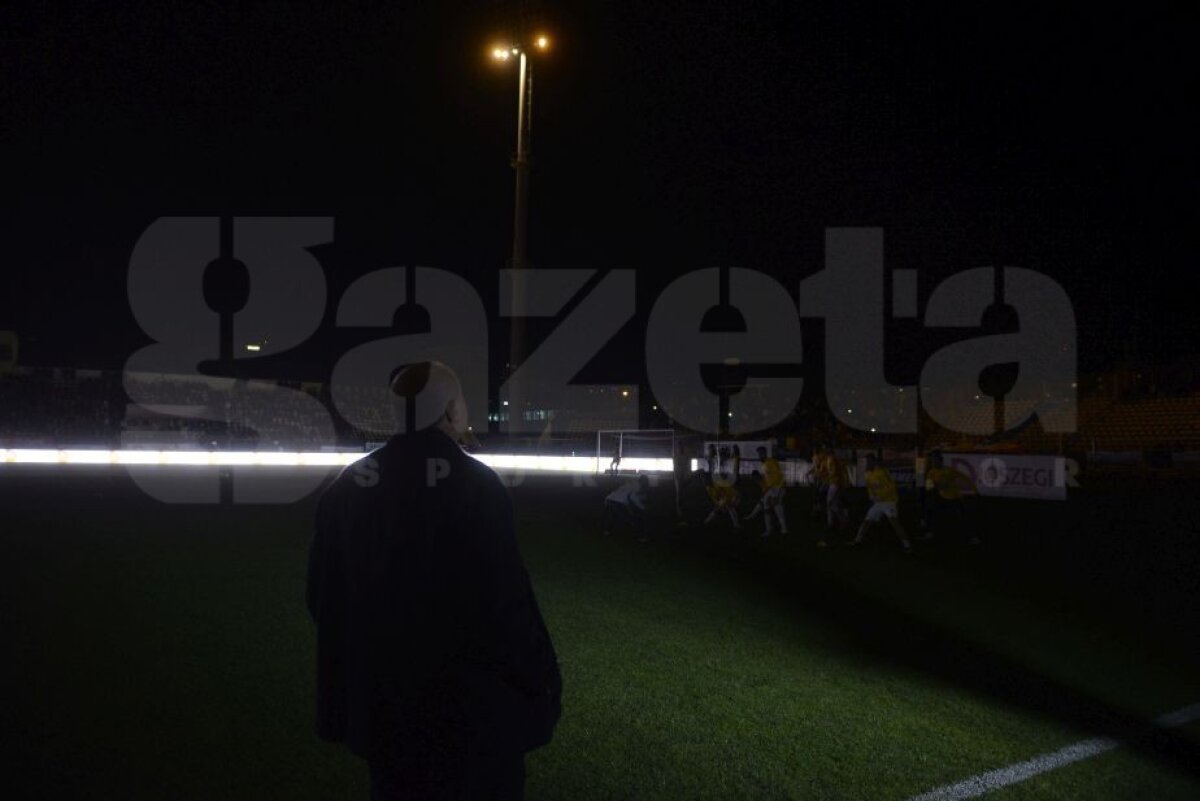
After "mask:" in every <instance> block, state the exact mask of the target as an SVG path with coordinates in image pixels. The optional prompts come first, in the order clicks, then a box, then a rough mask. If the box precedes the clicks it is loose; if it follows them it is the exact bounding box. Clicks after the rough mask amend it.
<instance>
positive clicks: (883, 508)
mask: <svg viewBox="0 0 1200 801" xmlns="http://www.w3.org/2000/svg"><path fill="white" fill-rule="evenodd" d="M865 478H866V484H867V495H868V496H870V498H871V508H870V509H868V510H867V516H866V517H865V518H863V521H862V525H861V526H859V527H858V534H857V535H856V536H855V537H854V539H853V540H852V541H851V542H850V544H851V545H858V544H859V543H861V542H862V541H863V536H864V535H865V534H866V533H867V529H868V528H870V527H871V524H872V523H878V522H880V521H881V520H887V521H888V524H889V525H890V526H891V527H892V531H894V532H896V537H898V538H899V540H900V547H901V548H903V549H904V552H905V553H912V543H910V542H909V541H908V535H907V534H906V533H904V527H903V526H901V525H900V521H899V520H898V519H897V513H896V504H897V502H898V501H899V500H900V494H899V493H898V492H897V491H896V482H895V481H894V480H893V479H892V474H891V473H889V472H888V471H887V468H886V467H884V466H883V465H881V464H880V463H879V460H878V459H876V458H875V454H873V453H870V454H867V474H866V476H865Z"/></svg>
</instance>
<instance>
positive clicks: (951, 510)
mask: <svg viewBox="0 0 1200 801" xmlns="http://www.w3.org/2000/svg"><path fill="white" fill-rule="evenodd" d="M925 479H926V481H927V482H928V483H929V485H930V491H929V492H928V495H929V530H928V531H927V532H926V533H925V537H924V538H925V539H927V540H931V539H933V538H934V534H935V533H936V534H937V535H939V536H945V534H946V528H948V527H949V523H950V521H951V520H953V521H954V523H955V525H958V526H963V525H965V524H966V518H967V513H966V504H965V503H964V501H963V494H964V493H968V494H972V495H977V494H978V493H979V489H978V488H977V487H976V486H975V482H974V481H972V480H971V477H970V476H968V475H967V474H966V473H964V472H962V471H961V470H958V469H956V468H954V467H949V466H947V465H946V463H945V460H944V459H943V457H942V454H941V452H939V451H931V452H930V454H929V461H928V468H927V469H926V472H925ZM967 542H968V543H969V544H971V545H978V544H979V536H978V535H977V534H973V533H972V534H970V535H969V536H968V537H967Z"/></svg>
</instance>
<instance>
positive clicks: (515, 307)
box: [509, 48, 533, 369]
mask: <svg viewBox="0 0 1200 801" xmlns="http://www.w3.org/2000/svg"><path fill="white" fill-rule="evenodd" d="M520 59H521V64H520V69H519V71H518V79H517V80H518V84H517V152H516V155H515V156H514V157H513V160H512V167H513V170H514V171H515V172H516V203H515V209H514V213H513V250H512V269H513V271H514V272H517V271H520V270H524V269H525V268H526V267H528V262H529V256H528V245H527V241H528V227H529V138H530V133H531V128H532V120H533V113H532V109H533V103H532V101H533V65H532V64H531V63H530V62H529V59H528V57H527V56H526V54H525V49H524V48H521V51H520ZM524 318H525V282H524V281H523V280H520V279H517V280H515V281H514V282H513V294H512V340H511V342H510V343H509V349H510V356H509V364H510V365H512V368H513V369H516V367H517V365H518V364H520V362H521V360H522V359H524V357H525V319H524Z"/></svg>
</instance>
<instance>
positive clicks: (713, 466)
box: [704, 444, 720, 476]
mask: <svg viewBox="0 0 1200 801" xmlns="http://www.w3.org/2000/svg"><path fill="white" fill-rule="evenodd" d="M704 460H705V462H706V463H707V464H708V475H709V476H715V475H716V474H717V468H718V467H719V466H720V465H719V463H718V460H717V446H716V445H713V444H709V446H708V453H706V454H705V456H704Z"/></svg>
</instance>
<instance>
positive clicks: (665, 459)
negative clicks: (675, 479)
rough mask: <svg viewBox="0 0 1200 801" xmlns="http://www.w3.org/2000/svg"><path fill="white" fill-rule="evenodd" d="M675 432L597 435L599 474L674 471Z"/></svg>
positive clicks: (650, 430) (611, 430)
mask: <svg viewBox="0 0 1200 801" xmlns="http://www.w3.org/2000/svg"><path fill="white" fill-rule="evenodd" d="M674 456H675V429H673V428H606V429H601V430H599V431H597V432H596V472H597V473H620V472H622V471H625V472H634V473H637V472H648V471H654V472H662V471H669V470H672V469H674V462H673V459H674Z"/></svg>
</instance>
